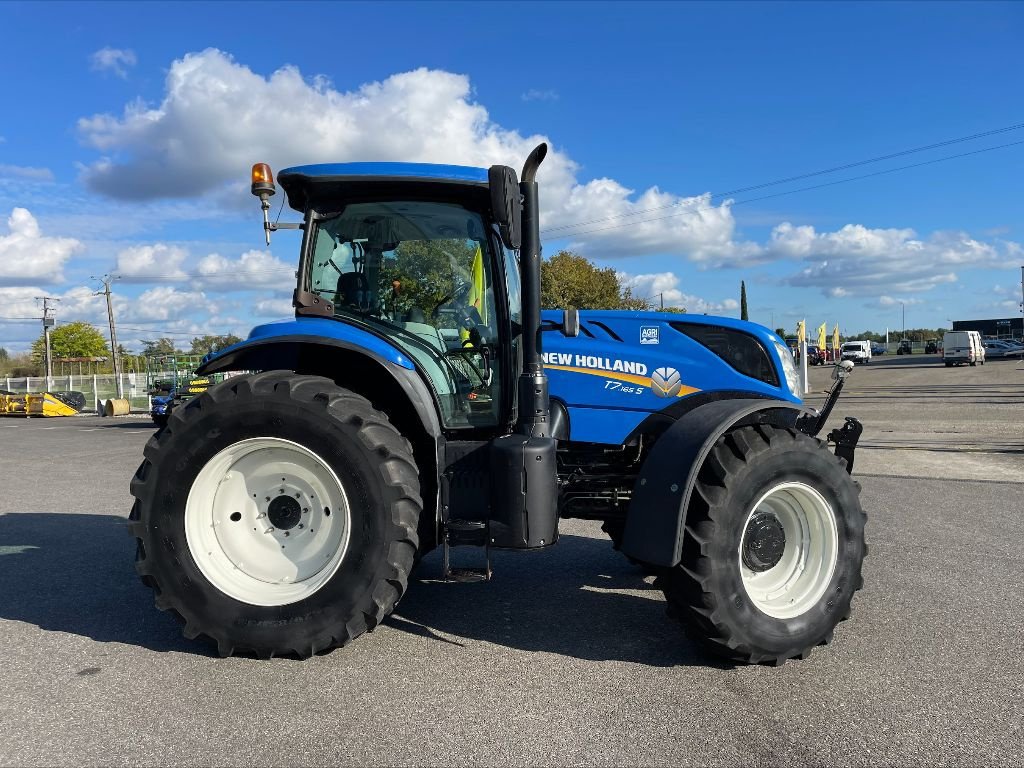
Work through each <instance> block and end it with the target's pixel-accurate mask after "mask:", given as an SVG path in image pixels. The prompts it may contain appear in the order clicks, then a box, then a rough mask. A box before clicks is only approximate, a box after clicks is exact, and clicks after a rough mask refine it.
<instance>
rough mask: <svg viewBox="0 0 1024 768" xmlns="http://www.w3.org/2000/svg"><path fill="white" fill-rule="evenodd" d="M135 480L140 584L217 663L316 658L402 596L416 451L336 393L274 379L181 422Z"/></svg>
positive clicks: (151, 451)
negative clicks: (232, 658)
mask: <svg viewBox="0 0 1024 768" xmlns="http://www.w3.org/2000/svg"><path fill="white" fill-rule="evenodd" d="M145 457H146V458H145V460H144V461H143V462H142V465H141V466H140V467H139V469H138V471H137V472H136V474H135V478H134V479H133V480H132V484H131V492H132V495H134V496H135V498H136V501H135V505H134V507H133V508H132V512H131V515H130V518H129V520H130V522H129V527H130V531H131V533H132V535H133V536H135V537H136V539H138V547H137V556H136V569H137V570H138V572H139V574H140V575H141V576H142V580H143V582H144V583H146V584H147V585H148V586H150V587H152V588H153V590H154V591H155V592H156V605H157V607H158V608H160V609H162V610H167V611H171V612H172V613H174V614H175V615H176V616H177V617H178V619H179V620H180V621H181V623H182V624H183V625H184V634H185V636H186V637H188V638H194V637H197V636H199V635H205V636H207V637H209V638H210V639H212V640H213V641H214V642H215V643H216V645H217V649H218V650H219V652H220V653H221V655H224V656H228V655H230V654H232V653H236V652H248V653H254V654H256V655H257V656H260V657H262V658H269V657H271V656H274V655H282V654H288V655H295V656H298V657H307V656H310V655H312V654H314V653H317V652H318V651H321V650H324V649H326V648H330V647H332V646H336V645H345V644H346V643H348V642H349V641H351V640H352V639H354V638H355V637H358V636H359V635H361V634H362V633H363V632H366V631H368V630H372V629H373V628H374V627H376V626H377V625H378V624H379V623H380V622H381V620H382V619H383V618H384V617H385V616H387V615H388V614H389V613H390V612H391V611H392V610H393V609H394V607H395V605H396V604H397V603H398V600H399V599H400V598H401V597H402V594H403V593H404V592H405V589H406V584H407V581H408V575H409V571H410V569H411V568H412V564H413V556H414V554H415V552H416V548H417V535H416V525H417V521H418V518H419V514H420V511H421V509H422V502H421V499H420V493H419V477H418V474H417V469H416V464H415V461H414V460H413V457H412V451H411V449H410V447H409V444H408V442H407V441H406V440H405V439H404V438H403V437H402V436H401V435H400V434H399V433H398V431H397V430H396V429H395V428H394V427H393V426H392V425H391V424H390V423H389V422H388V420H387V417H386V416H385V415H384V414H383V413H381V412H379V411H377V410H375V409H374V408H373V406H372V405H370V403H369V401H368V400H366V399H365V398H363V397H361V396H359V395H357V394H355V393H353V392H350V391H348V390H345V389H341V388H340V387H338V386H337V385H335V384H334V382H332V381H330V380H329V379H324V378H319V377H313V376H298V375H295V374H293V373H291V372H287V371H272V372H269V373H261V374H256V375H253V376H240V377H235V378H232V379H229V380H228V381H226V382H224V383H223V384H220V385H218V386H215V387H211V388H210V389H209V390H208V391H206V392H204V393H203V394H201V395H199V396H198V397H196V398H194V399H193V400H190V401H189V402H188V403H187V404H185V405H182V406H179V407H176V408H175V409H174V410H173V411H172V413H171V417H170V419H169V422H168V424H167V426H166V427H165V428H164V429H162V430H161V431H160V432H158V433H157V434H156V435H154V436H153V437H152V438H151V439H150V441H149V442H148V443H147V445H146V448H145Z"/></svg>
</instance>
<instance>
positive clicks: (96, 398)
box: [0, 373, 150, 412]
mask: <svg viewBox="0 0 1024 768" xmlns="http://www.w3.org/2000/svg"><path fill="white" fill-rule="evenodd" d="M0 388H2V389H6V390H7V391H8V392H13V393H14V394H16V395H20V394H26V393H30V392H81V393H82V394H84V395H85V408H84V409H83V410H85V411H100V410H102V408H103V403H105V402H106V401H107V400H110V399H112V398H115V397H117V381H116V379H115V378H114V376H113V375H112V374H106V375H97V376H89V375H85V376H74V375H68V376H51V377H50V378H49V380H47V378H46V377H45V376H29V377H27V378H21V379H13V378H0ZM121 391H122V392H123V393H124V396H125V398H127V400H128V402H129V403H130V404H131V408H132V410H133V411H139V412H147V411H149V407H150V402H149V393H148V392H147V391H146V375H145V374H143V373H126V374H123V375H122V376H121Z"/></svg>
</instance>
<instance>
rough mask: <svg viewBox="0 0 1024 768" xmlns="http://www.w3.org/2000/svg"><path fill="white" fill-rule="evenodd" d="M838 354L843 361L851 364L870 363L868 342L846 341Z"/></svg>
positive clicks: (869, 343)
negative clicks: (848, 361) (849, 361)
mask: <svg viewBox="0 0 1024 768" xmlns="http://www.w3.org/2000/svg"><path fill="white" fill-rule="evenodd" d="M839 354H840V355H841V356H842V359H843V360H851V361H852V362H853V363H855V364H856V363H870V362H871V342H870V341H847V342H846V343H844V344H843V346H841V347H840V348H839Z"/></svg>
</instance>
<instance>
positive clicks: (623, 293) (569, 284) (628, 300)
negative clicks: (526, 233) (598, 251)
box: [540, 251, 650, 310]
mask: <svg viewBox="0 0 1024 768" xmlns="http://www.w3.org/2000/svg"><path fill="white" fill-rule="evenodd" d="M540 304H541V306H542V307H544V308H545V309H567V308H569V307H573V308H575V309H639V310H644V309H650V304H648V302H647V301H646V300H645V299H639V298H635V297H634V296H633V291H632V289H630V288H623V287H622V286H621V285H619V279H618V276H617V275H616V274H615V270H614V269H612V268H610V267H603V268H602V267H597V266H595V265H594V264H593V263H592V262H591V261H590V260H588V259H587V258H585V257H584V256H580V255H579V254H577V253H573V252H572V251H559V252H558V253H556V254H555V255H554V256H552V257H551V258H550V259H547V260H545V261H542V262H541V265H540Z"/></svg>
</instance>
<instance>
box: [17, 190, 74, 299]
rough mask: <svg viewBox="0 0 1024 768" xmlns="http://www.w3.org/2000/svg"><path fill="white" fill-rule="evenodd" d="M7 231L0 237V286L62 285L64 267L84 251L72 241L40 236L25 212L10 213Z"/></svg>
mask: <svg viewBox="0 0 1024 768" xmlns="http://www.w3.org/2000/svg"><path fill="white" fill-rule="evenodd" d="M7 228H8V234H6V235H0V285H24V284H26V283H44V284H52V283H59V282H62V281H63V280H64V269H63V268H64V263H65V262H66V261H67V260H68V259H69V258H70V257H71V256H72V255H73V254H75V253H79V252H80V251H82V250H83V249H84V246H83V245H82V243H80V242H79V241H78V240H75V239H74V238H70V237H48V236H46V235H43V234H42V232H41V231H40V229H39V222H37V221H36V219H35V217H34V216H33V215H32V214H31V213H29V212H28V210H27V209H25V208H15V209H14V210H13V211H11V215H10V217H9V218H8V219H7Z"/></svg>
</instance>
